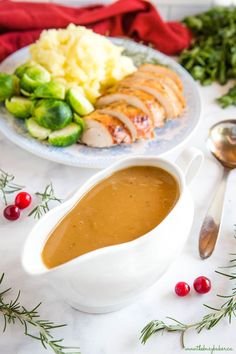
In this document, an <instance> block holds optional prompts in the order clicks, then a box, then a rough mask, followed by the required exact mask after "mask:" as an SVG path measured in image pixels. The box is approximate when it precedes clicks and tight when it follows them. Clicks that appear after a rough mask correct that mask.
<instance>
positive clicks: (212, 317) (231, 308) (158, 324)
mask: <svg viewBox="0 0 236 354" xmlns="http://www.w3.org/2000/svg"><path fill="white" fill-rule="evenodd" d="M231 255H232V256H236V254H233V253H232V254H231ZM230 264H231V265H230V266H227V267H224V268H235V267H236V258H235V257H234V258H233V259H231V260H230ZM216 273H218V274H220V275H222V276H226V277H228V279H229V280H233V281H235V283H234V285H233V288H232V292H231V294H230V295H217V296H218V297H220V298H224V299H227V300H226V302H224V303H223V304H222V305H221V306H220V307H219V308H215V307H212V306H209V305H204V306H205V307H207V308H208V309H210V310H211V312H210V313H208V314H206V315H205V316H204V317H203V318H202V319H201V320H200V321H198V322H195V323H189V324H185V323H182V322H180V321H177V320H176V319H174V318H171V317H167V319H169V320H171V321H172V323H166V322H163V321H161V320H154V321H151V322H149V323H148V324H147V325H146V326H145V327H144V328H143V329H142V331H141V336H140V340H141V342H142V344H145V343H146V342H147V341H148V340H149V338H150V337H151V336H152V335H153V334H155V333H161V334H163V333H165V332H179V333H180V334H181V344H182V347H183V348H184V347H185V345H184V335H185V333H186V331H187V330H189V329H194V330H196V331H197V333H200V332H201V331H202V330H204V329H207V330H210V329H211V328H213V327H214V326H216V325H217V324H218V323H219V322H220V321H221V319H223V318H228V320H229V323H231V320H232V317H236V273H235V272H231V273H229V274H228V273H222V272H219V271H216Z"/></svg>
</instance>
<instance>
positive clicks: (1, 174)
mask: <svg viewBox="0 0 236 354" xmlns="http://www.w3.org/2000/svg"><path fill="white" fill-rule="evenodd" d="M14 179H15V177H14V176H13V175H10V174H9V173H7V172H5V171H3V170H2V169H0V193H1V194H2V198H3V202H4V204H5V205H7V195H8V194H12V193H15V192H18V191H20V190H21V189H23V188H24V186H20V185H19V184H16V183H14V182H13V181H14Z"/></svg>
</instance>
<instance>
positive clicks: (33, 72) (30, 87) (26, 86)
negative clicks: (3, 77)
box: [20, 64, 51, 92]
mask: <svg viewBox="0 0 236 354" xmlns="http://www.w3.org/2000/svg"><path fill="white" fill-rule="evenodd" d="M50 80H51V75H50V73H49V72H48V71H47V70H46V69H44V68H43V67H42V66H41V65H38V64H37V65H33V66H29V67H28V68H26V69H25V71H24V73H23V75H22V77H21V79H20V87H21V89H22V90H24V91H27V92H33V91H34V90H35V89H36V88H37V87H38V86H40V85H41V84H43V83H45V82H49V81H50Z"/></svg>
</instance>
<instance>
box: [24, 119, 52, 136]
mask: <svg viewBox="0 0 236 354" xmlns="http://www.w3.org/2000/svg"><path fill="white" fill-rule="evenodd" d="M25 124H26V127H27V129H28V132H29V133H30V135H31V136H32V137H34V138H36V139H39V140H45V139H47V138H48V137H49V134H50V133H51V130H50V129H47V128H44V127H41V125H39V124H38V123H37V122H36V120H35V119H34V118H33V117H32V118H29V119H27V120H26V122H25Z"/></svg>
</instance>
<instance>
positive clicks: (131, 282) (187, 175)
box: [22, 148, 202, 313]
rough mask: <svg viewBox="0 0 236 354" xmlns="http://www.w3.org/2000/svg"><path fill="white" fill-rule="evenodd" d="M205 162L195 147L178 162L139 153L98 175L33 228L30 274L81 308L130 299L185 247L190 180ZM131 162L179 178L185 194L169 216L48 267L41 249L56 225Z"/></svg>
mask: <svg viewBox="0 0 236 354" xmlns="http://www.w3.org/2000/svg"><path fill="white" fill-rule="evenodd" d="M201 161H202V153H201V152H200V151H198V150H196V149H195V148H191V149H188V150H185V151H184V152H183V153H182V154H181V156H180V157H179V158H178V160H177V162H176V163H172V162H168V161H166V160H165V159H162V158H158V157H147V156H145V157H143V156H135V157H132V158H128V159H124V160H121V161H119V162H116V163H114V164H112V165H111V166H110V167H109V168H107V169H105V170H102V171H101V172H99V173H97V174H95V175H94V176H93V177H92V178H90V179H89V180H88V181H87V182H86V183H85V184H83V185H82V186H81V187H79V188H78V190H77V191H76V192H75V193H74V194H73V196H72V197H71V198H70V199H69V200H67V201H66V202H64V203H63V204H61V205H59V206H58V207H56V208H54V209H52V210H51V211H50V212H49V213H48V214H46V215H45V216H44V217H42V218H41V220H40V221H39V222H38V223H37V224H36V225H35V227H34V228H33V229H32V231H31V232H30V234H29V236H28V239H27V240H26V243H25V246H24V250H23V254H22V263H23V267H24V269H25V271H26V272H27V273H28V274H29V275H30V276H41V277H46V278H48V281H49V282H50V284H51V285H52V286H53V287H55V288H56V290H57V293H60V294H61V296H62V297H63V298H64V299H65V300H66V301H67V302H68V303H69V304H70V305H71V306H72V307H74V308H76V309H78V310H81V311H85V312H90V313H105V312H110V311H115V310H118V309H120V308H122V307H123V306H125V305H127V304H129V303H130V302H132V301H133V300H134V299H135V298H137V297H138V296H139V295H140V294H141V293H142V292H143V291H144V290H145V289H147V288H148V287H150V286H151V285H153V284H154V283H155V282H156V281H157V280H158V279H159V278H160V276H161V275H162V274H163V273H164V272H165V270H166V269H167V267H168V266H169V265H170V264H171V262H172V261H173V260H174V259H175V258H176V257H177V256H178V254H179V253H180V252H181V250H182V248H183V246H184V243H185V241H186V240H187V237H188V234H189V232H190V229H191V226H192V221H193V215H194V205H193V200H192V197H191V195H190V192H189V189H188V183H189V182H190V181H191V179H192V178H193V177H194V175H195V174H196V172H197V170H198V169H199V167H200V164H201ZM131 166H155V167H160V168H162V169H164V170H166V171H167V172H169V173H170V174H171V175H172V176H174V177H175V178H176V180H177V182H178V185H179V190H180V197H179V199H178V201H177V203H176V204H175V206H174V208H173V209H172V210H171V211H170V213H169V214H168V215H167V216H166V218H165V219H164V220H163V221H162V222H161V223H160V224H159V225H158V226H157V227H155V228H154V229H152V230H151V231H150V232H148V233H147V234H145V235H143V236H141V237H139V238H137V239H135V240H134V241H130V242H126V243H122V244H118V245H114V246H108V247H104V248H100V249H97V250H95V251H92V252H89V253H86V254H83V255H81V256H79V257H77V258H75V259H72V260H71V261H69V262H66V263H64V264H62V265H59V266H57V267H54V268H51V269H48V268H46V266H45V265H44V264H43V261H42V258H41V253H42V249H43V247H44V245H45V242H46V240H47V239H48V236H49V234H50V232H51V231H52V229H53V228H54V227H55V226H56V225H57V224H58V222H59V221H60V220H61V219H62V218H63V216H64V215H65V214H67V213H68V212H69V211H70V210H71V209H72V208H73V206H74V205H75V204H76V203H77V202H78V201H79V200H80V199H81V197H82V196H84V195H85V194H86V193H87V192H88V191H89V190H90V189H91V188H92V187H93V186H94V185H96V184H97V183H98V182H100V181H101V180H103V179H105V178H106V177H109V176H110V175H112V174H113V173H114V172H116V171H118V170H121V169H124V168H128V167H131Z"/></svg>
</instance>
